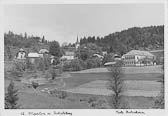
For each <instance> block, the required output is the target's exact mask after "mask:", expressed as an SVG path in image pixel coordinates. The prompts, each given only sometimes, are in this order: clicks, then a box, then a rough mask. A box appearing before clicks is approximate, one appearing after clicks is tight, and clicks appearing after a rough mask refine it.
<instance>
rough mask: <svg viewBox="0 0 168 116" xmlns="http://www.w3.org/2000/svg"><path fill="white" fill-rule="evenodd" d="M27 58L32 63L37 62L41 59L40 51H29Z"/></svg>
mask: <svg viewBox="0 0 168 116" xmlns="http://www.w3.org/2000/svg"><path fill="white" fill-rule="evenodd" d="M27 58H28V60H29V61H30V62H31V63H32V64H36V63H37V62H38V61H39V58H40V56H39V54H38V53H29V54H28V56H27Z"/></svg>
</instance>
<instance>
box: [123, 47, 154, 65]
mask: <svg viewBox="0 0 168 116" xmlns="http://www.w3.org/2000/svg"><path fill="white" fill-rule="evenodd" d="M122 59H123V61H124V66H144V65H154V60H155V56H154V55H153V54H152V53H150V52H148V51H140V50H131V51H130V52H128V53H126V54H124V55H123V56H122Z"/></svg>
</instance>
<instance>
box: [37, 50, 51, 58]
mask: <svg viewBox="0 0 168 116" xmlns="http://www.w3.org/2000/svg"><path fill="white" fill-rule="evenodd" d="M48 54H49V51H48V50H47V49H41V50H40V51H39V56H40V57H42V58H43V57H45V56H47V55H48Z"/></svg>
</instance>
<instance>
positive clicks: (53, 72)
mask: <svg viewBox="0 0 168 116" xmlns="http://www.w3.org/2000/svg"><path fill="white" fill-rule="evenodd" d="M50 74H51V78H52V80H54V79H55V78H56V76H57V75H58V71H57V70H56V69H54V68H51V69H50Z"/></svg>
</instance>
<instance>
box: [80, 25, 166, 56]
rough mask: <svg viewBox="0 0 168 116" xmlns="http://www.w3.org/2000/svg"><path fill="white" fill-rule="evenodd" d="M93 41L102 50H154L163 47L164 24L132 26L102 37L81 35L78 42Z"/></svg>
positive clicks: (121, 52)
mask: <svg viewBox="0 0 168 116" xmlns="http://www.w3.org/2000/svg"><path fill="white" fill-rule="evenodd" d="M90 42H91V43H95V44H97V45H98V46H100V47H102V50H106V51H108V52H113V53H117V54H120V55H123V54H124V53H126V52H128V51H130V50H132V49H141V50H156V49H163V47H164V26H149V27H142V28H141V27H133V28H129V29H126V30H123V31H121V32H115V33H111V34H109V35H106V36H104V37H95V36H93V37H90V36H89V37H87V38H86V37H83V38H81V40H80V44H81V45H82V44H86V43H90Z"/></svg>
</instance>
